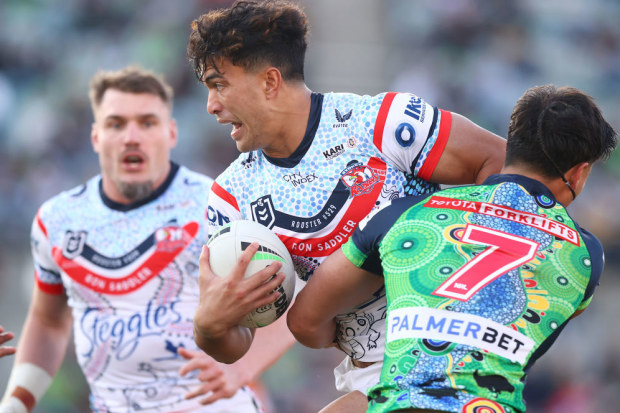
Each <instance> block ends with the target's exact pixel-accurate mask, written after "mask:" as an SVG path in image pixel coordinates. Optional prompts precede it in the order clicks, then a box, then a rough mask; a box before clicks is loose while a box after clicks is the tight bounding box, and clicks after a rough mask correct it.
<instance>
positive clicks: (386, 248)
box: [288, 85, 617, 413]
mask: <svg viewBox="0 0 620 413" xmlns="http://www.w3.org/2000/svg"><path fill="white" fill-rule="evenodd" d="M616 144H617V137H616V133H615V131H614V130H613V128H612V127H611V126H610V125H609V124H608V123H607V122H606V121H605V119H604V118H603V116H602V114H601V112H600V110H599V109H598V107H597V106H596V104H595V103H594V102H593V100H592V99H591V98H590V97H589V96H587V95H586V94H584V93H583V92H581V91H579V90H577V89H574V88H569V87H562V88H557V87H555V86H553V85H545V86H537V87H534V88H531V89H529V90H527V91H526V92H525V93H524V94H523V96H522V97H521V98H520V99H519V101H518V102H517V104H516V106H515V108H514V111H513V113H512V116H511V121H510V127H509V129H508V138H507V150H506V165H505V167H504V168H503V169H502V171H501V173H500V174H497V175H494V176H491V177H489V178H488V179H487V180H486V181H485V182H484V184H483V185H474V186H461V187H456V188H449V189H445V190H443V191H439V192H436V193H434V194H432V195H429V196H426V195H424V196H417V197H410V198H402V199H397V200H395V201H393V202H392V203H391V204H390V205H388V206H387V207H386V208H383V209H381V210H379V211H377V212H376V213H374V214H371V215H370V216H369V217H368V218H367V219H366V220H364V221H363V223H361V224H360V225H359V227H358V228H357V229H356V230H355V232H354V233H353V235H352V236H351V237H350V239H349V241H348V242H347V243H346V244H344V245H343V247H342V249H341V250H339V251H338V252H337V253H335V254H333V255H331V256H330V257H329V258H328V259H327V260H326V261H325V262H324V263H323V264H322V265H321V266H320V267H319V269H318V270H317V272H316V274H315V275H314V277H313V278H312V279H311V280H310V281H309V282H308V284H307V285H306V287H305V288H304V289H303V290H302V291H301V292H300V294H299V295H298V297H297V301H296V302H295V304H294V305H293V306H292V308H291V309H290V310H289V313H288V324H289V326H290V327H291V331H293V333H294V334H295V337H296V338H297V339H299V341H300V342H301V343H303V344H306V345H308V346H310V347H325V346H330V345H331V343H332V342H333V340H334V338H335V331H336V319H335V317H336V316H337V314H339V313H340V311H342V310H344V309H346V308H348V307H349V306H352V305H356V304H357V303H359V302H363V301H365V300H366V299H367V296H368V295H370V294H372V293H373V292H374V291H375V290H376V289H377V288H378V286H379V285H381V284H383V283H384V282H385V287H386V290H387V302H388V308H387V325H388V331H387V340H386V341H387V345H386V350H385V361H384V366H383V371H382V373H381V383H380V384H379V385H377V386H375V387H373V388H372V389H370V391H369V392H368V397H369V400H370V405H369V409H368V412H373V413H379V412H388V411H390V412H391V411H394V412H396V411H398V412H420V413H426V412H429V413H430V412H462V413H473V412H485V413H515V412H519V413H520V412H524V411H525V410H526V405H525V402H524V400H523V389H524V386H525V384H526V378H527V377H528V372H529V370H530V368H531V367H532V366H533V365H534V363H535V362H536V361H537V360H538V359H539V358H540V357H541V356H542V355H543V354H544V353H545V352H546V351H547V350H548V349H549V348H550V347H551V346H552V344H553V343H554V342H555V340H556V339H557V337H558V335H559V334H560V333H561V331H563V329H564V327H565V326H566V324H567V323H568V322H569V320H571V319H572V318H574V317H576V316H577V315H579V314H580V313H581V312H582V311H584V310H585V309H586V307H587V306H588V305H589V304H590V302H591V301H592V297H593V294H594V289H595V288H596V286H597V285H598V284H599V279H600V276H601V274H602V271H603V266H604V258H603V249H602V246H601V243H600V242H599V241H598V240H597V239H596V237H595V236H593V235H592V234H590V233H589V232H588V231H586V230H584V229H582V228H580V226H579V225H578V224H577V223H576V222H575V221H574V220H573V219H572V218H571V217H570V215H569V214H568V212H567V211H566V207H567V206H568V205H569V204H570V203H571V202H572V201H573V200H574V199H575V198H576V197H577V196H578V195H579V194H580V193H581V191H582V189H583V188H584V186H585V184H586V181H587V179H588V176H589V174H590V171H591V169H592V165H593V164H594V162H596V161H597V160H599V159H606V158H608V157H609V156H610V154H611V152H612V151H613V150H614V149H615V147H616ZM334 273H337V274H338V277H333V276H332V274H334ZM444 327H445V328H444Z"/></svg>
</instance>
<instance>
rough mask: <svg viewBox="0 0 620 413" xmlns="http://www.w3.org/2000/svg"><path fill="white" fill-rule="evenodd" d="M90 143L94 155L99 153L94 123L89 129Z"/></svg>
mask: <svg viewBox="0 0 620 413" xmlns="http://www.w3.org/2000/svg"><path fill="white" fill-rule="evenodd" d="M90 143H91V144H92V145H93V150H94V151H95V153H99V135H98V134H97V127H96V125H95V123H94V122H93V124H92V125H91V128H90Z"/></svg>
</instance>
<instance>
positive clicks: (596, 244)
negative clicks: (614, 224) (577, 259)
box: [577, 228, 605, 311]
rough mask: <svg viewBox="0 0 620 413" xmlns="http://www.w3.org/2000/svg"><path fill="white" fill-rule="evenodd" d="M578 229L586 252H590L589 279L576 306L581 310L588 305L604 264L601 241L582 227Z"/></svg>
mask: <svg viewBox="0 0 620 413" xmlns="http://www.w3.org/2000/svg"><path fill="white" fill-rule="evenodd" d="M579 231H580V233H581V237H582V239H583V240H584V243H585V245H586V247H587V248H588V252H589V253H590V262H591V263H592V264H591V273H590V281H589V282H588V286H587V287H586V291H585V293H584V297H583V301H582V302H581V304H580V305H579V307H578V308H577V310H578V311H583V310H585V309H586V308H587V307H588V306H589V305H590V302H591V301H592V297H593V296H594V290H595V289H596V287H597V286H598V285H599V283H600V280H601V275H602V274H603V267H604V264H605V256H604V253H603V246H602V245H601V242H600V241H599V240H598V239H597V238H596V237H595V236H594V235H592V234H591V233H590V232H588V231H586V230H585V229H583V228H580V229H579Z"/></svg>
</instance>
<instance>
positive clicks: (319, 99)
mask: <svg viewBox="0 0 620 413" xmlns="http://www.w3.org/2000/svg"><path fill="white" fill-rule="evenodd" d="M322 110H323V94H321V93H316V92H313V93H312V96H311V97H310V116H308V126H307V127H306V134H305V135H304V138H303V140H302V141H301V143H300V144H299V146H298V147H297V149H295V152H293V153H292V154H291V156H289V157H288V158H272V157H271V156H267V154H266V153H265V152H263V155H264V156H265V159H267V161H269V163H271V164H273V165H275V166H279V167H282V168H294V167H295V166H297V165H298V164H299V162H301V160H302V159H303V157H304V155H305V154H306V152H308V149H310V145H312V141H313V140H314V135H315V134H316V130H317V129H318V128H319V123H320V122H321V111H322Z"/></svg>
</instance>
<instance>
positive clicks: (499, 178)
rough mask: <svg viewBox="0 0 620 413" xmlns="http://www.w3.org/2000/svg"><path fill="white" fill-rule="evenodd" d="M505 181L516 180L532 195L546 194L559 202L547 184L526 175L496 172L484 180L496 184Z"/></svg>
mask: <svg viewBox="0 0 620 413" xmlns="http://www.w3.org/2000/svg"><path fill="white" fill-rule="evenodd" d="M503 182H514V183H516V184H519V185H521V186H522V187H523V188H525V189H526V190H527V191H528V192H529V193H530V194H531V195H534V196H538V195H544V196H546V197H547V198H549V199H552V200H554V201H556V202H557V200H556V199H555V196H554V195H553V192H551V191H550V190H549V188H547V186H546V185H545V184H543V183H542V182H540V181H537V180H535V179H532V178H528V177H527V176H524V175H517V174H495V175H491V176H489V177H488V178H487V179H486V180H485V181H484V184H483V185H496V184H501V183H503Z"/></svg>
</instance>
